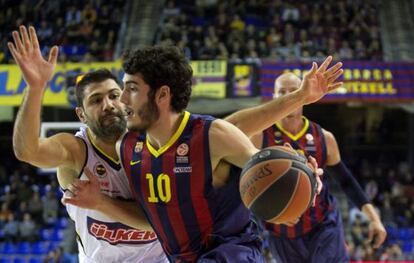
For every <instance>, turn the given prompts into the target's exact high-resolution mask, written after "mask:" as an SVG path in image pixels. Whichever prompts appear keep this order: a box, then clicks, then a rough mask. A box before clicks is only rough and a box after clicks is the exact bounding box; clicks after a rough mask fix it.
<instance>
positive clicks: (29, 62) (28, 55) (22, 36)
mask: <svg viewBox="0 0 414 263" xmlns="http://www.w3.org/2000/svg"><path fill="white" fill-rule="evenodd" d="M19 31H20V33H19V32H18V31H13V33H12V35H13V40H14V44H13V43H11V42H8V43H7V45H8V47H9V50H10V52H11V54H12V56H13V58H14V60H15V61H16V63H17V64H18V65H19V67H20V69H21V71H22V73H23V77H24V79H25V81H26V83H27V85H28V86H29V87H31V88H36V89H44V88H45V87H46V84H47V82H48V81H49V80H50V79H51V78H52V76H53V71H54V69H55V66H56V60H57V57H58V47H57V46H53V47H52V49H51V50H50V54H49V59H48V60H45V59H44V58H43V57H42V53H41V52H40V47H39V41H38V40H37V36H36V31H35V29H34V27H32V26H31V27H29V32H28V31H27V29H26V27H25V26H20V27H19Z"/></svg>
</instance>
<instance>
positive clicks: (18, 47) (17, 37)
mask: <svg viewBox="0 0 414 263" xmlns="http://www.w3.org/2000/svg"><path fill="white" fill-rule="evenodd" d="M12 36H13V40H14V45H15V46H16V50H17V52H18V53H19V54H21V55H24V54H26V51H25V50H24V46H23V43H22V40H21V39H20V35H19V32H17V31H13V32H12Z"/></svg>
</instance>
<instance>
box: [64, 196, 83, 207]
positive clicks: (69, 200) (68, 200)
mask: <svg viewBox="0 0 414 263" xmlns="http://www.w3.org/2000/svg"><path fill="white" fill-rule="evenodd" d="M62 203H63V204H65V205H67V204H70V205H75V206H79V205H80V202H79V201H78V200H76V199H75V198H62Z"/></svg>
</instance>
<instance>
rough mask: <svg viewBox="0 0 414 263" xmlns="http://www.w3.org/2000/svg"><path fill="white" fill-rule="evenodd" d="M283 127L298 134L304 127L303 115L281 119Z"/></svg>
mask: <svg viewBox="0 0 414 263" xmlns="http://www.w3.org/2000/svg"><path fill="white" fill-rule="evenodd" d="M281 125H282V127H283V129H285V130H286V131H288V132H290V133H291V134H298V133H299V132H300V131H301V130H302V129H303V125H305V122H304V121H303V118H302V115H297V116H294V117H288V118H284V119H283V120H282V121H281Z"/></svg>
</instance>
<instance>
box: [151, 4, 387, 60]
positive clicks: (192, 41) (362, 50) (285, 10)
mask: <svg viewBox="0 0 414 263" xmlns="http://www.w3.org/2000/svg"><path fill="white" fill-rule="evenodd" d="M378 12H379V7H378V2H377V1H372V0H369V1H363V0H358V1H347V0H317V1H306V0H295V1H293V0H290V1H282V0H273V1H267V0H245V1H235V0H232V1H217V0H209V1H202V0H196V1H194V0H184V1H175V0H169V1H167V4H166V8H165V9H164V15H163V22H162V23H161V25H160V26H159V32H158V35H157V37H156V40H155V42H156V43H161V44H174V45H177V46H179V47H180V48H182V49H183V50H184V52H185V53H186V55H187V56H188V57H189V58H191V59H232V60H236V61H238V60H247V61H249V60H253V61H254V60H256V59H257V58H267V57H270V58H274V59H278V60H284V61H299V60H302V61H309V60H312V59H320V58H323V57H325V56H326V54H332V55H334V56H335V57H336V58H340V59H342V60H382V48H381V41H380V28H379V22H378V20H379V16H378Z"/></svg>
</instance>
